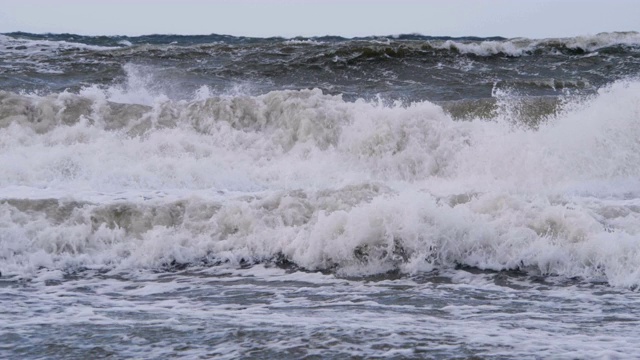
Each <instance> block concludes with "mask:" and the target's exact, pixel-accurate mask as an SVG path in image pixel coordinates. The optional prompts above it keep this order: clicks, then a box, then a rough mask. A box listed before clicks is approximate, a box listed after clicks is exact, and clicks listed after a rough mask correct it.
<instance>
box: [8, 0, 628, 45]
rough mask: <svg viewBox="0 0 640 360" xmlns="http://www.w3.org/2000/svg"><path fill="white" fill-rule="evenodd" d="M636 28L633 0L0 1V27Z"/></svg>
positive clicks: (554, 32)
mask: <svg viewBox="0 0 640 360" xmlns="http://www.w3.org/2000/svg"><path fill="white" fill-rule="evenodd" d="M639 30H640V0H601V1H594V0H536V1H533V0H528V1H525V0H431V1H408V0H397V1H381V0H344V1H335V0H324V1H320V0H315V1H314V0H311V1H292V0H264V1H259V0H235V1H230V0H226V1H223V0H219V1H204V0H201V1H198V0H110V1H90V0H85V1H81V0H58V1H54V0H0V32H11V31H28V32H36V33H42V32H54V33H60V32H69V33H79V34H88V35H98V34H101V35H116V34H123V35H141V34H151V33H163V34H167V33H171V34H210V33H218V34H231V35H246V36H276V35H279V36H287V37H291V36H297V35H303V36H314V35H318V36H319V35H342V36H361V35H389V34H400V33H421V34H424V35H450V36H464V35H474V36H492V35H500V36H506V37H518V36H523V37H530V38H544V37H565V36H575V35H587V34H596V33H599V32H605V31H639Z"/></svg>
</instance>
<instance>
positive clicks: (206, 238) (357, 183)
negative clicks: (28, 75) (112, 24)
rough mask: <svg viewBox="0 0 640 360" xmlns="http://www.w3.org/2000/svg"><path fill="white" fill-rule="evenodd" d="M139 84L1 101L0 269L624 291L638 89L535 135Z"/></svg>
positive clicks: (422, 110) (305, 96)
mask: <svg viewBox="0 0 640 360" xmlns="http://www.w3.org/2000/svg"><path fill="white" fill-rule="evenodd" d="M138 70H139V69H136V68H133V67H132V68H130V69H129V74H130V80H129V82H128V85H126V86H124V87H119V88H111V89H106V90H101V89H98V88H89V89H85V90H84V91H82V92H81V93H80V95H79V96H78V95H73V94H68V93H63V94H58V95H51V96H48V97H39V96H35V95H33V96H19V95H15V94H8V93H4V94H2V96H4V97H5V98H7V99H11V101H10V102H7V103H6V104H12V105H11V106H14V108H11V107H7V106H9V105H3V106H4V107H3V108H2V109H3V110H2V111H3V113H2V114H4V115H2V116H3V117H2V118H0V124H4V125H3V127H2V128H0V195H1V196H2V198H3V199H4V200H2V203H0V228H1V229H2V231H1V232H0V258H1V259H2V261H0V271H2V272H3V273H21V274H30V273H33V271H35V269H37V268H38V267H40V266H44V267H48V268H54V269H64V268H68V267H83V266H84V267H87V266H89V267H107V268H138V267H155V266H160V265H162V264H168V263H171V261H174V260H175V261H177V262H191V261H199V260H200V259H203V258H209V259H217V260H229V261H231V262H238V263H239V262H241V261H245V260H247V259H248V260H263V259H269V258H272V257H274V256H280V255H284V256H285V257H286V258H287V259H289V260H291V261H293V262H295V263H296V264H298V265H299V266H303V267H306V268H308V269H327V268H330V269H336V271H338V272H340V273H343V274H371V273H377V272H384V271H388V270H391V269H399V270H401V271H403V272H420V271H426V270H431V269H434V268H441V267H450V266H454V265H455V264H466V265H471V266H476V267H479V268H487V269H505V268H523V269H527V270H529V271H533V272H540V273H549V274H560V275H565V276H585V277H590V278H604V279H606V280H607V281H609V282H610V283H611V284H614V285H621V286H633V285H637V284H640V272H639V271H638V270H637V269H639V268H640V237H639V234H640V233H639V232H640V228H639V227H638V225H637V224H638V223H639V222H638V220H639V219H640V210H639V208H638V200H637V194H638V193H640V189H639V188H638V185H639V184H638V182H637V181H636V180H637V178H638V176H639V175H640V144H639V143H638V141H637V139H638V138H640V126H638V125H639V124H638V122H639V121H640V118H639V116H638V112H639V108H638V106H639V105H638V104H639V103H640V99H639V98H638V94H640V83H639V82H637V81H625V82H618V83H615V84H613V85H611V86H610V87H607V88H604V89H602V90H601V91H600V92H599V93H598V94H597V95H595V96H594V97H593V98H592V99H589V100H584V101H582V102H580V103H576V104H575V106H572V105H568V106H567V107H566V108H565V110H564V111H563V112H561V113H559V114H558V115H557V116H555V117H552V118H550V119H549V120H548V121H547V122H545V123H543V124H541V125H540V126H539V127H538V129H537V130H532V129H530V128H527V127H524V126H520V125H518V124H519V123H518V119H517V118H513V116H514V114H511V113H509V112H502V113H500V114H499V115H498V116H497V117H496V118H495V119H492V120H490V121H486V120H479V119H477V120H474V121H467V122H456V121H453V120H452V119H451V118H450V117H449V116H448V115H447V114H446V113H445V112H444V111H443V110H442V109H441V108H440V107H438V106H436V105H434V104H431V103H429V102H421V103H415V104H411V105H402V104H396V105H393V106H384V105H382V104H379V103H369V102H365V101H362V100H360V101H356V102H353V103H349V102H345V101H343V100H342V99H341V97H339V96H330V95H323V94H322V92H321V91H319V90H305V91H276V92H271V93H268V94H265V95H261V96H247V95H227V96H211V95H212V94H211V93H210V92H209V90H208V89H203V90H201V91H199V92H198V93H197V94H196V97H195V99H194V100H192V101H172V100H170V99H169V98H167V97H166V96H164V95H162V94H161V93H158V92H157V90H153V91H152V90H149V89H148V87H147V86H146V85H145V84H146V83H145V80H144V74H141V73H140V72H139V71H138ZM141 77H142V78H141ZM114 101H118V102H124V103H128V105H127V104H120V105H118V104H115V103H114ZM23 107H24V108H25V109H26V108H31V109H34V108H35V109H37V111H35V112H32V113H29V112H24V111H23V110H22V109H23ZM74 116H75V117H74ZM38 119H41V121H36V120H38ZM630 194H631V195H630ZM633 194H636V195H633ZM47 198H53V199H56V201H55V202H52V203H47V202H45V200H44V199H47ZM7 200H10V201H7ZM21 201H22V202H21Z"/></svg>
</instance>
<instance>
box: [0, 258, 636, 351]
mask: <svg viewBox="0 0 640 360" xmlns="http://www.w3.org/2000/svg"><path fill="white" fill-rule="evenodd" d="M0 286H2V290H3V291H2V295H1V296H0V304H1V305H2V307H1V308H2V310H1V311H0V313H1V314H2V318H3V319H4V321H3V322H2V323H1V324H0V339H2V351H4V352H5V354H10V356H11V357H15V358H39V357H46V358H86V357H88V356H90V357H96V358H99V357H109V356H110V357H116V358H132V357H133V358H159V357H176V356H177V357H189V358H211V357H215V358H229V359H231V358H238V357H243V358H247V357H252V358H270V357H279V358H285V359H298V358H303V357H309V358H345V357H362V358H420V357H423V358H452V357H455V358H464V357H471V356H476V357H491V358H504V359H507V358H547V357H553V358H566V359H571V358H596V359H617V358H633V357H634V356H635V354H638V353H639V352H640V345H639V344H638V342H637V337H638V336H639V335H640V333H639V330H638V329H639V328H640V327H639V326H638V316H639V315H640V314H639V312H640V295H638V293H637V292H632V291H629V290H623V289H614V288H611V287H608V286H606V285H605V284H594V283H584V282H580V281H575V280H573V281H572V280H561V279H557V278H543V277H530V276H526V275H524V274H515V273H487V272H477V271H471V272H470V271H467V270H451V271H447V272H445V273H427V274H422V275H418V276H411V277H400V278H398V277H397V276H382V277H377V278H369V279H357V280H356V279H341V278H337V277H335V276H334V275H331V274H321V273H308V272H300V271H294V270H286V269H282V268H278V267H269V266H264V265H256V266H253V267H249V268H235V267H229V266H214V267H206V268H198V267H195V268H190V269H187V270H182V271H171V272H150V271H136V272H128V273H122V274H117V273H106V274H99V273H95V272H91V271H86V272H83V273H79V274H75V275H64V274H62V273H59V272H55V271H42V272H40V273H39V274H38V276H37V277H35V278H33V279H31V280H30V281H20V280H18V279H4V280H3V281H2V283H1V285H0Z"/></svg>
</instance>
